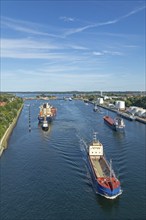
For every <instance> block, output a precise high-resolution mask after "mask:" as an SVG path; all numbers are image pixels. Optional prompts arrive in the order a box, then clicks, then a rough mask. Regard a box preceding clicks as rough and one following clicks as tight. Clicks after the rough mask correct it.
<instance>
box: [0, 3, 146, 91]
mask: <svg viewBox="0 0 146 220" xmlns="http://www.w3.org/2000/svg"><path fill="white" fill-rule="evenodd" d="M145 11H146V2H145V1H118V0H117V1H83V0H82V1H81V0H80V1H75V0H74V1H41V0H40V1H39V0H37V1H13V0H11V1H6V0H5V1H4V0H3V1H1V91H73V90H78V91H99V90H102V91H133V90H134V91H136V90H140V91H141V90H145V46H146V45H145V37H146V36H145Z"/></svg>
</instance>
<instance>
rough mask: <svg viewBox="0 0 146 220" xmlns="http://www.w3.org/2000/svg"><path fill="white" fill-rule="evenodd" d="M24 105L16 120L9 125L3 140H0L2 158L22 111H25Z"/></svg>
mask: <svg viewBox="0 0 146 220" xmlns="http://www.w3.org/2000/svg"><path fill="white" fill-rule="evenodd" d="M23 105H24V104H22V106H21V108H20V109H19V110H18V112H17V116H16V117H15V118H14V120H13V122H12V123H11V124H10V125H9V127H8V128H7V130H6V131H5V133H4V135H3V137H2V139H1V140H0V157H1V155H2V153H3V151H4V150H5V149H6V148H7V145H8V140H9V137H10V135H11V133H12V131H13V129H14V128H15V126H16V124H17V121H18V118H19V116H20V114H21V111H22V109H23Z"/></svg>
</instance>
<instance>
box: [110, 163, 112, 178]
mask: <svg viewBox="0 0 146 220" xmlns="http://www.w3.org/2000/svg"><path fill="white" fill-rule="evenodd" d="M111 178H112V159H110V179H111Z"/></svg>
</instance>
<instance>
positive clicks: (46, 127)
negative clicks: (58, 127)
mask: <svg viewBox="0 0 146 220" xmlns="http://www.w3.org/2000/svg"><path fill="white" fill-rule="evenodd" d="M42 129H43V130H44V131H48V129H49V124H48V121H47V120H44V121H43V124H42Z"/></svg>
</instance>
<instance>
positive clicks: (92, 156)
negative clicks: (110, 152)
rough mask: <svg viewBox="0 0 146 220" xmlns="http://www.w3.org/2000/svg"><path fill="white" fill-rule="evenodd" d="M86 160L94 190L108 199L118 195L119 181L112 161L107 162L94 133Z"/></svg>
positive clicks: (119, 190) (101, 146) (119, 192)
mask: <svg viewBox="0 0 146 220" xmlns="http://www.w3.org/2000/svg"><path fill="white" fill-rule="evenodd" d="M88 162H89V163H88V165H89V170H90V172H91V176H92V179H93V183H94V186H95V189H96V192H97V193H98V194H100V195H102V196H104V197H106V198H108V199H115V198H116V197H117V196H119V195H120V194H121V193H122V190H121V185H120V181H119V180H118V179H117V177H116V176H115V173H114V171H113V169H112V161H110V163H108V162H107V160H106V158H105V155H104V153H103V145H102V144H101V143H100V142H99V140H97V139H96V134H94V138H93V141H92V143H91V144H90V145H89V148H88Z"/></svg>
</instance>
